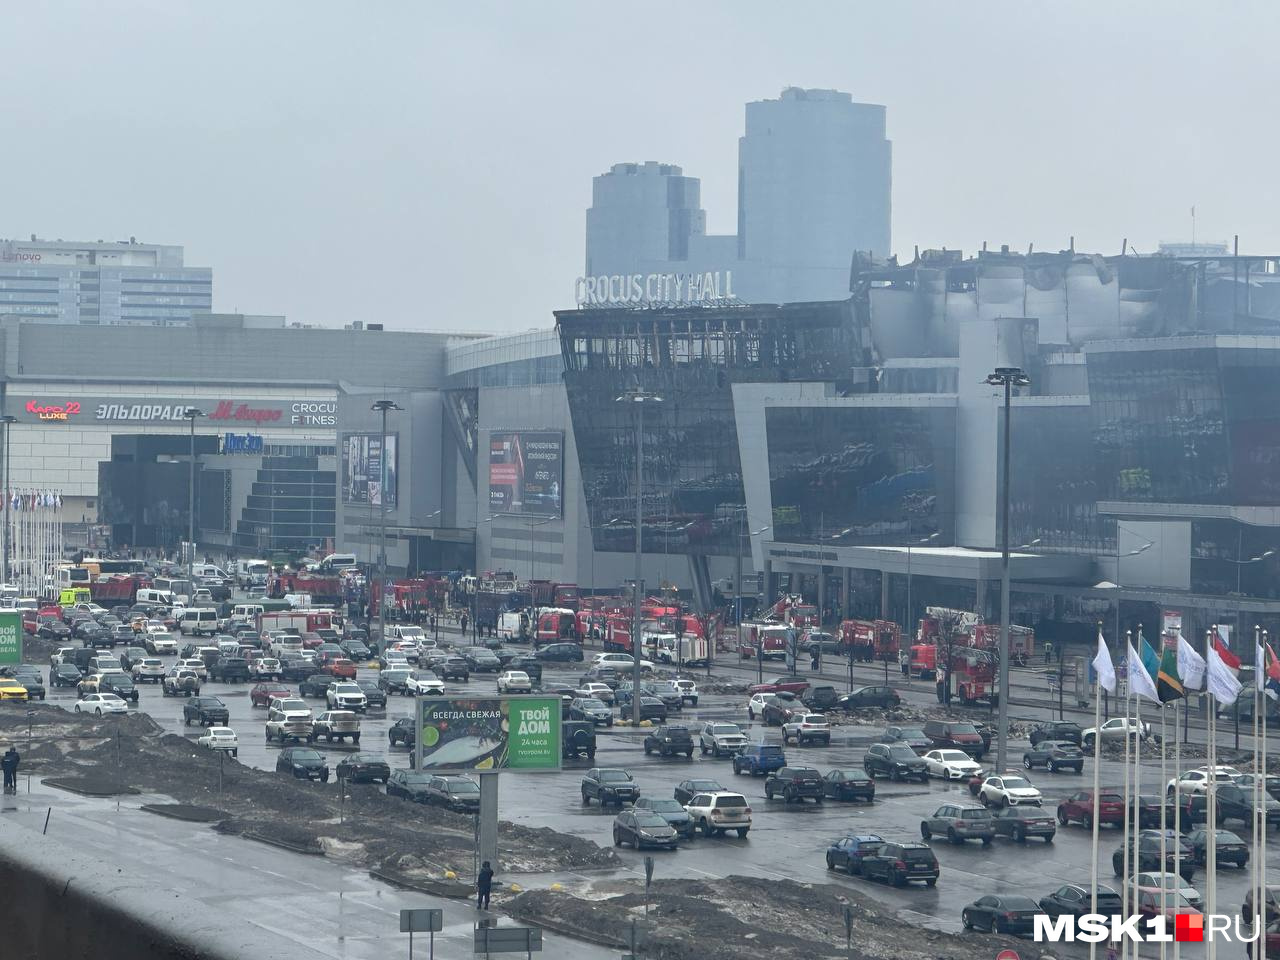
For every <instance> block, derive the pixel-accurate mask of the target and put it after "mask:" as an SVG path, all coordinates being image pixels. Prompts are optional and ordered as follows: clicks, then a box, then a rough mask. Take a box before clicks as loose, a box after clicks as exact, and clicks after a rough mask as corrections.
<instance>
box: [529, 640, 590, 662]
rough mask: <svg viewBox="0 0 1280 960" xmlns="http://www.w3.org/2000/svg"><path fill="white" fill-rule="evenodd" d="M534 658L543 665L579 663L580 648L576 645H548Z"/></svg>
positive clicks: (580, 658) (580, 656) (580, 657)
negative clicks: (548, 663)
mask: <svg viewBox="0 0 1280 960" xmlns="http://www.w3.org/2000/svg"><path fill="white" fill-rule="evenodd" d="M534 656H535V657H537V658H538V659H539V660H541V661H542V662H544V663H547V662H550V663H581V662H582V647H581V646H580V645H579V644H576V643H548V644H547V645H546V646H545V647H543V648H542V649H541V650H539V651H538V652H537V653H535V654H534Z"/></svg>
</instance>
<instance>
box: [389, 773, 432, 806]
mask: <svg viewBox="0 0 1280 960" xmlns="http://www.w3.org/2000/svg"><path fill="white" fill-rule="evenodd" d="M430 782H431V774H429V773H423V772H421V771H419V770H404V769H400V770H392V771H391V778H390V779H389V780H388V781H387V796H388V797H400V798H402V799H404V800H412V801H414V802H416V803H426V802H427V784H428V783H430Z"/></svg>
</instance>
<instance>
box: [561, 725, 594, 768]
mask: <svg viewBox="0 0 1280 960" xmlns="http://www.w3.org/2000/svg"><path fill="white" fill-rule="evenodd" d="M560 744H561V748H562V752H561V755H562V756H563V757H564V758H565V759H566V760H574V759H577V758H578V757H586V758H587V760H589V761H591V760H595V758H596V725H595V723H594V722H593V721H590V720H562V721H561V722H560Z"/></svg>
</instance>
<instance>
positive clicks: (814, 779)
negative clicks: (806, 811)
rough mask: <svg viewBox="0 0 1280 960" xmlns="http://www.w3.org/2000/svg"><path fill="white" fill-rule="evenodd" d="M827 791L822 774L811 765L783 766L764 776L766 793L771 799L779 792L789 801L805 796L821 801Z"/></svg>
mask: <svg viewBox="0 0 1280 960" xmlns="http://www.w3.org/2000/svg"><path fill="white" fill-rule="evenodd" d="M825 793H826V791H825V790H824V789H823V785H822V774H820V773H819V772H818V771H817V770H813V769H810V768H809V767H783V768H781V769H780V770H774V771H773V772H772V773H770V774H769V775H768V776H767V777H765V778H764V795H765V797H767V798H768V799H770V800H772V799H773V798H774V795H775V794H778V795H781V797H782V799H783V800H785V801H787V803H791V802H792V801H794V800H803V799H805V797H810V798H812V799H813V800H814V802H815V803H821V802H822V798H823V795H824V794H825Z"/></svg>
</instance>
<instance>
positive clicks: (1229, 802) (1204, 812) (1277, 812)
mask: <svg viewBox="0 0 1280 960" xmlns="http://www.w3.org/2000/svg"><path fill="white" fill-rule="evenodd" d="M1217 795H1218V811H1217V812H1218V826H1222V825H1223V824H1224V823H1226V822H1227V821H1228V820H1239V821H1240V822H1241V823H1243V824H1244V825H1245V826H1249V825H1250V824H1252V823H1253V817H1254V811H1255V810H1256V809H1257V803H1256V801H1255V798H1254V795H1253V791H1251V790H1249V791H1246V790H1241V789H1240V788H1239V787H1237V786H1236V785H1235V784H1234V783H1220V784H1218V788H1217ZM1261 802H1262V813H1263V816H1265V817H1266V820H1267V826H1268V827H1280V800H1276V799H1274V798H1273V797H1272V796H1271V795H1270V794H1268V793H1264V794H1263V795H1262V801H1261ZM1208 803H1209V798H1208V797H1207V796H1206V795H1205V794H1202V793H1192V794H1186V795H1184V796H1183V798H1182V825H1183V829H1184V830H1185V829H1189V828H1190V827H1192V826H1194V825H1195V824H1198V823H1205V822H1206V821H1207V820H1208V818H1209V811H1208Z"/></svg>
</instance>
